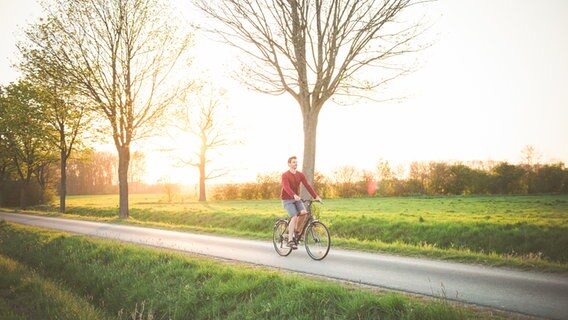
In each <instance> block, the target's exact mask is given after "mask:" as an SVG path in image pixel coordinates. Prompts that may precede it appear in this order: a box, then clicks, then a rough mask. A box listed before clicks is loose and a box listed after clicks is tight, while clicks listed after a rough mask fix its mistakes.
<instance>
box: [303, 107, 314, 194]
mask: <svg viewBox="0 0 568 320" xmlns="http://www.w3.org/2000/svg"><path fill="white" fill-rule="evenodd" d="M303 118H304V159H303V160H302V173H304V175H305V176H306V179H307V180H308V182H309V183H310V184H311V185H313V183H314V173H315V163H316V133H317V127H318V112H304V115H303ZM301 196H302V197H303V198H305V197H308V196H309V194H308V193H307V191H306V190H305V188H303V189H302V192H301Z"/></svg>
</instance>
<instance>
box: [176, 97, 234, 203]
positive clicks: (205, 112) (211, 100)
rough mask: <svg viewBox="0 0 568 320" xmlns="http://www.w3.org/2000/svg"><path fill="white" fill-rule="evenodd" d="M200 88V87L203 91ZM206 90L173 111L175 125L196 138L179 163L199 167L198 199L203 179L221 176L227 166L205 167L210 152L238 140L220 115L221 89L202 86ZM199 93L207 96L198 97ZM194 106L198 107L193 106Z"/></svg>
mask: <svg viewBox="0 0 568 320" xmlns="http://www.w3.org/2000/svg"><path fill="white" fill-rule="evenodd" d="M203 90H204V89H202V91H203ZM205 90H209V93H208V94H205V95H203V94H202V92H200V93H199V95H198V96H197V97H196V98H195V103H194V104H192V103H186V104H185V107H184V108H181V109H180V110H179V112H178V113H177V119H178V122H179V126H178V128H180V129H182V130H184V131H186V132H189V133H190V134H192V135H193V136H195V137H197V139H198V140H199V149H198V151H197V152H195V154H194V155H193V156H192V157H191V158H190V159H189V160H185V161H184V160H182V162H183V163H185V164H188V165H191V166H193V167H196V168H197V169H198V170H199V201H207V195H206V181H207V180H211V179H215V178H219V177H222V176H224V175H227V174H228V173H229V171H228V169H227V168H217V169H209V168H207V167H208V164H210V163H211V161H212V160H211V158H212V157H211V152H212V151H215V150H218V149H220V148H223V147H226V146H230V145H234V144H238V143H240V141H239V140H238V139H237V138H235V135H234V130H233V128H232V126H231V123H230V122H229V121H228V120H227V119H226V118H222V116H223V109H222V107H223V105H222V99H223V96H224V91H223V90H217V91H216V90H214V89H212V88H211V87H210V86H206V89H205ZM201 96H205V97H207V98H206V99H201ZM194 109H198V110H194Z"/></svg>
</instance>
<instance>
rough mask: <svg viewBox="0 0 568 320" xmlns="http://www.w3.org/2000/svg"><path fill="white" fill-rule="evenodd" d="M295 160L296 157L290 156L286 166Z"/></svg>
mask: <svg viewBox="0 0 568 320" xmlns="http://www.w3.org/2000/svg"><path fill="white" fill-rule="evenodd" d="M294 159H297V158H296V156H291V157H290V158H288V164H290V163H292V160H294Z"/></svg>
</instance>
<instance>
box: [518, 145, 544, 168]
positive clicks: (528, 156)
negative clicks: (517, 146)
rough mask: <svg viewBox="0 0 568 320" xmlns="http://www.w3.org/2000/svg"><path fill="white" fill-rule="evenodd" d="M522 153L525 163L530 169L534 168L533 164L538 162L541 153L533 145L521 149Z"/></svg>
mask: <svg viewBox="0 0 568 320" xmlns="http://www.w3.org/2000/svg"><path fill="white" fill-rule="evenodd" d="M521 155H522V159H523V161H524V163H525V164H526V165H527V168H528V170H532V169H533V166H534V165H535V164H536V163H538V160H539V158H540V154H539V153H538V151H537V150H536V148H535V147H534V146H532V145H526V146H524V147H523V150H521Z"/></svg>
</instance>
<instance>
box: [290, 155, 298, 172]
mask: <svg viewBox="0 0 568 320" xmlns="http://www.w3.org/2000/svg"><path fill="white" fill-rule="evenodd" d="M288 167H290V169H292V170H296V168H297V167H298V159H297V158H296V156H291V157H290V158H288Z"/></svg>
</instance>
